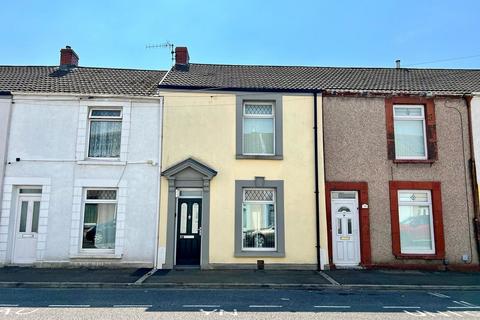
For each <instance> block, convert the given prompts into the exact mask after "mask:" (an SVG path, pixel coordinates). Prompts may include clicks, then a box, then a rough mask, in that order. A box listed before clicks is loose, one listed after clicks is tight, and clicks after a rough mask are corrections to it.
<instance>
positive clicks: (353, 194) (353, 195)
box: [332, 191, 357, 199]
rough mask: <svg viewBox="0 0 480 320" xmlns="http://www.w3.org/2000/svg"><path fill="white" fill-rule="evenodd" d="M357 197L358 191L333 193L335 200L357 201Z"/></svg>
mask: <svg viewBox="0 0 480 320" xmlns="http://www.w3.org/2000/svg"><path fill="white" fill-rule="evenodd" d="M356 197H357V192H356V191H333V192H332V198H333V199H355V198H356Z"/></svg>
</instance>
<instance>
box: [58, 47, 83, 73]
mask: <svg viewBox="0 0 480 320" xmlns="http://www.w3.org/2000/svg"><path fill="white" fill-rule="evenodd" d="M78 60H79V58H78V55H77V54H76V53H75V51H73V49H72V48H71V47H70V46H66V47H65V49H62V50H60V67H63V68H73V67H78Z"/></svg>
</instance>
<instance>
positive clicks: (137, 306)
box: [113, 304, 152, 308]
mask: <svg viewBox="0 0 480 320" xmlns="http://www.w3.org/2000/svg"><path fill="white" fill-rule="evenodd" d="M113 307H114V308H151V307H152V305H151V304H114V305H113Z"/></svg>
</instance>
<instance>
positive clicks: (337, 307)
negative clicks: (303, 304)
mask: <svg viewBox="0 0 480 320" xmlns="http://www.w3.org/2000/svg"><path fill="white" fill-rule="evenodd" d="M313 307H314V308H334V309H350V308H351V306H313Z"/></svg>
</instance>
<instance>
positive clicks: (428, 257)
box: [395, 253, 445, 260]
mask: <svg viewBox="0 0 480 320" xmlns="http://www.w3.org/2000/svg"><path fill="white" fill-rule="evenodd" d="M395 258H396V259H405V260H407V259H421V260H443V259H445V256H444V255H439V254H412V253H401V254H399V255H396V256H395Z"/></svg>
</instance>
